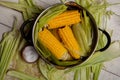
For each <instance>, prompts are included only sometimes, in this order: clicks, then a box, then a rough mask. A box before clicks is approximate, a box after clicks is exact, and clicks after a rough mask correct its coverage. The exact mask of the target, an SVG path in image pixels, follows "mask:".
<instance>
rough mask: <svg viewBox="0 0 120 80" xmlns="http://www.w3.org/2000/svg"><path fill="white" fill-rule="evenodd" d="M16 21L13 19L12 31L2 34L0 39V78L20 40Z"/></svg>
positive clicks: (3, 74)
mask: <svg viewBox="0 0 120 80" xmlns="http://www.w3.org/2000/svg"><path fill="white" fill-rule="evenodd" d="M16 21H17V20H16V19H15V22H14V27H13V29H12V31H10V32H6V33H5V34H4V35H3V39H2V41H1V42H0V45H1V51H0V52H1V53H0V54H1V57H0V80H4V77H5V75H6V72H7V69H8V67H9V65H10V62H11V60H12V58H13V56H14V55H15V52H16V50H17V48H18V45H19V43H20V40H21V35H20V34H19V30H17V29H16Z"/></svg>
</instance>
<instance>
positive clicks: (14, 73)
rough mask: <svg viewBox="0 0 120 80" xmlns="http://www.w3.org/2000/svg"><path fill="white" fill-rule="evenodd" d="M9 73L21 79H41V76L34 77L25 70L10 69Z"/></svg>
mask: <svg viewBox="0 0 120 80" xmlns="http://www.w3.org/2000/svg"><path fill="white" fill-rule="evenodd" d="M7 75H9V76H12V77H16V78H18V79H21V80H40V79H39V78H35V77H32V76H30V75H27V74H25V73H23V72H19V71H15V70H10V71H8V72H7Z"/></svg>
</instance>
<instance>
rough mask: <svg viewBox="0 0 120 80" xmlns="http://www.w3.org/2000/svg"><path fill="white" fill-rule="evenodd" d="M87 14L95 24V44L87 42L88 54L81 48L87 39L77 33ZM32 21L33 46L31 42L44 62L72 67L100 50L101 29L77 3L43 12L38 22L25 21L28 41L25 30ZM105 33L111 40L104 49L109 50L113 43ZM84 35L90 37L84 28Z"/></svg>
mask: <svg viewBox="0 0 120 80" xmlns="http://www.w3.org/2000/svg"><path fill="white" fill-rule="evenodd" d="M83 11H86V14H87V16H88V17H89V19H90V24H91V26H90V27H89V29H90V30H89V32H90V36H89V37H91V39H90V41H91V44H87V42H86V43H85V41H84V43H85V44H86V46H88V47H89V49H87V50H86V51H83V48H81V47H83V45H84V44H79V42H80V41H81V43H82V39H85V38H83V36H82V37H81V36H80V35H79V31H77V30H79V29H77V28H79V27H77V28H76V27H74V26H75V25H77V24H82V23H83V22H84V17H85V16H84V15H83ZM29 22H31V23H33V27H32V32H31V33H30V34H31V35H32V39H30V40H31V41H32V44H31V42H29V40H27V41H28V42H29V43H30V44H31V45H33V46H34V48H35V50H36V51H37V52H38V53H39V54H40V56H41V58H42V59H43V60H44V61H46V62H47V63H49V64H51V65H54V66H55V67H57V68H61V67H62V68H68V67H73V66H76V65H79V64H82V63H84V62H85V61H86V60H88V59H89V57H90V56H92V55H93V54H94V52H95V51H97V50H96V47H97V43H98V27H97V25H96V22H95V20H94V18H93V16H92V15H91V14H90V13H89V12H88V11H87V10H86V9H85V8H84V7H82V6H80V5H78V4H77V3H75V2H67V3H66V4H55V5H53V6H51V7H49V8H47V9H45V10H44V11H43V12H42V13H40V15H39V16H38V17H37V19H36V20H28V21H25V22H24V23H23V25H22V26H21V29H20V30H21V33H22V36H23V37H24V38H26V36H25V31H24V28H25V26H26V25H27V24H28V23H29ZM73 27H74V30H73ZM83 28H84V27H83ZM75 30H76V32H75ZM101 31H102V32H103V33H104V34H105V35H106V37H107V39H108V42H107V44H106V45H105V47H104V48H102V49H101V50H105V49H107V48H108V46H109V44H110V36H109V34H108V33H107V32H106V31H103V30H101ZM82 32H83V33H84V37H86V35H87V34H86V33H85V31H84V29H83V31H82ZM80 34H82V33H80ZM84 50H85V49H84ZM98 51H99V50H98ZM84 54H85V55H84Z"/></svg>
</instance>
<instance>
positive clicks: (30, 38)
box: [20, 2, 111, 68]
mask: <svg viewBox="0 0 120 80" xmlns="http://www.w3.org/2000/svg"><path fill="white" fill-rule="evenodd" d="M65 5H66V6H68V9H75V10H76V9H77V10H81V11H83V10H85V11H86V13H87V15H88V16H89V18H90V21H91V23H92V37H93V38H92V44H91V49H90V52H89V53H90V55H89V56H88V57H86V58H85V59H84V60H83V61H82V62H78V63H76V64H74V65H68V66H63V65H57V64H55V63H52V62H50V61H49V60H47V59H46V58H44V57H43V55H41V53H39V54H40V56H41V58H42V59H43V60H44V61H46V62H47V63H49V64H52V65H54V66H56V67H57V68H58V67H59V68H60V67H65V68H68V67H73V66H76V65H78V64H81V63H84V62H85V61H87V60H88V59H89V58H90V57H91V56H92V55H93V54H94V53H95V52H96V51H104V50H106V49H107V48H108V47H109V45H110V43H111V38H110V35H109V34H108V33H107V32H106V31H105V30H102V29H100V28H98V27H97V25H96V22H95V20H94V18H93V16H92V15H91V14H90V12H89V11H87V9H85V8H84V7H82V6H81V5H78V4H77V3H75V2H67V3H65ZM53 6H54V5H53ZM53 6H51V7H53ZM51 7H49V8H47V9H45V10H44V11H43V12H42V13H40V14H39V16H38V17H37V18H35V19H29V20H27V21H25V22H24V23H23V24H22V26H21V28H20V31H21V34H22V36H23V38H25V39H26V41H27V42H29V44H31V45H33V46H34V30H35V27H36V24H37V22H38V20H39V19H40V18H41V16H42V15H44V14H45V13H46V11H48V10H49V9H50V8H51ZM27 24H29V25H30V26H29V27H28V29H29V31H28V34H27V35H26V32H25V28H26V25H27ZM98 31H101V32H102V33H103V34H104V35H105V36H106V38H107V43H106V45H105V47H103V48H102V49H99V50H96V47H97V44H98V40H99V37H98ZM34 48H35V49H36V51H37V52H39V51H38V50H37V48H36V47H35V46H34Z"/></svg>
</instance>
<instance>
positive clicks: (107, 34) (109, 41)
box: [97, 28, 111, 51]
mask: <svg viewBox="0 0 120 80" xmlns="http://www.w3.org/2000/svg"><path fill="white" fill-rule="evenodd" d="M98 30H100V31H101V32H102V33H103V34H104V35H105V36H106V38H107V43H106V45H105V46H104V47H103V48H101V49H99V50H97V51H104V50H106V49H107V48H108V47H109V46H110V44H111V37H110V35H109V33H108V32H107V31H105V30H102V29H100V28H98Z"/></svg>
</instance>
